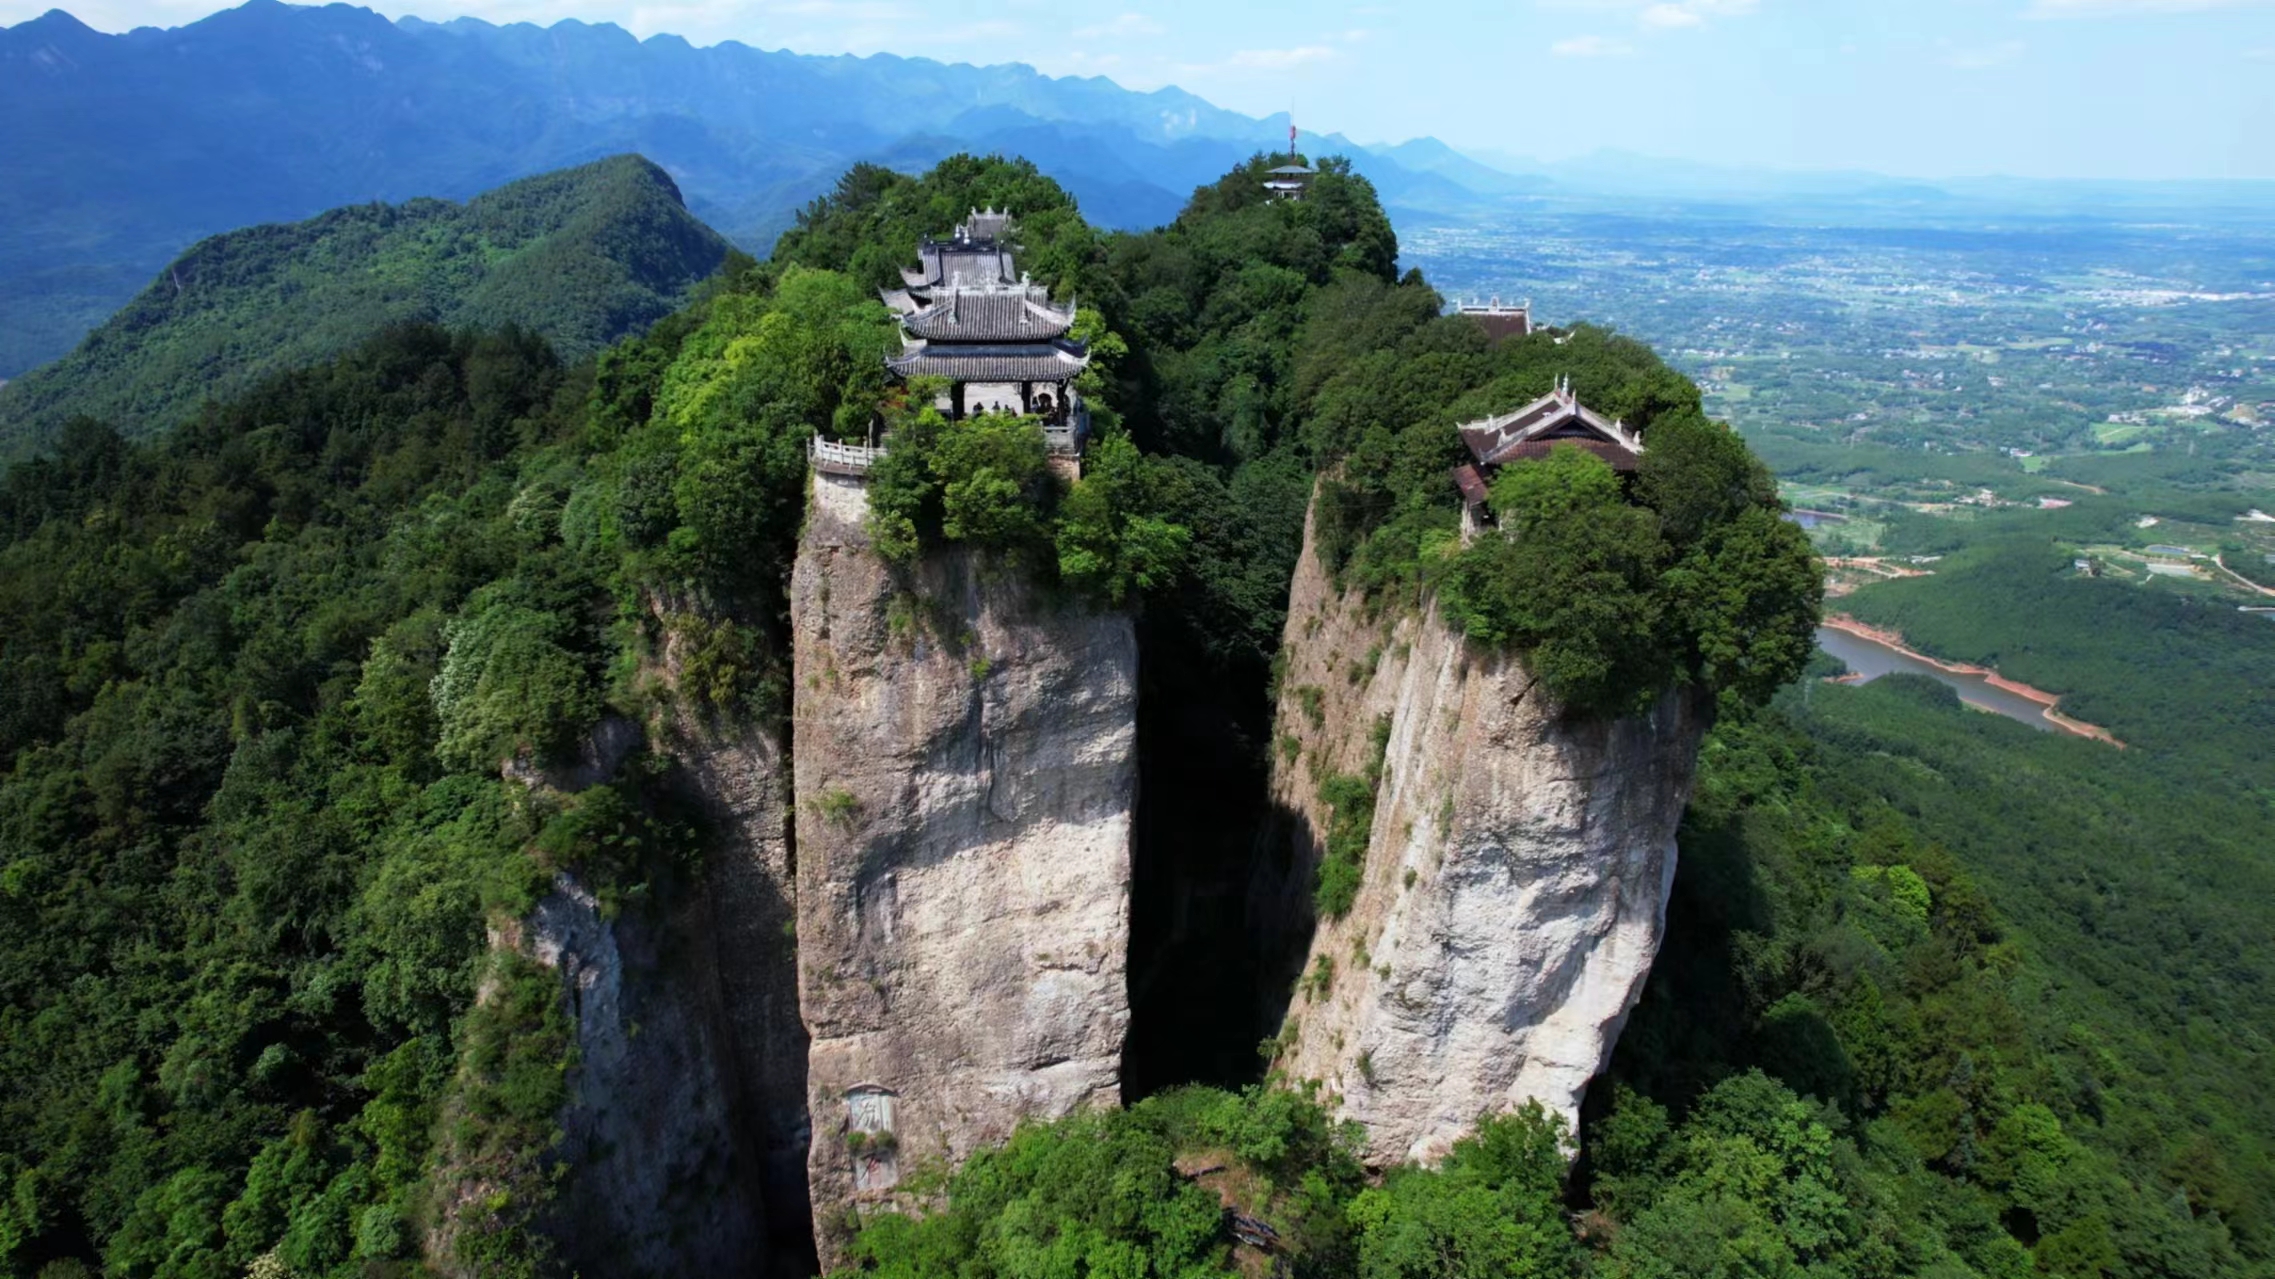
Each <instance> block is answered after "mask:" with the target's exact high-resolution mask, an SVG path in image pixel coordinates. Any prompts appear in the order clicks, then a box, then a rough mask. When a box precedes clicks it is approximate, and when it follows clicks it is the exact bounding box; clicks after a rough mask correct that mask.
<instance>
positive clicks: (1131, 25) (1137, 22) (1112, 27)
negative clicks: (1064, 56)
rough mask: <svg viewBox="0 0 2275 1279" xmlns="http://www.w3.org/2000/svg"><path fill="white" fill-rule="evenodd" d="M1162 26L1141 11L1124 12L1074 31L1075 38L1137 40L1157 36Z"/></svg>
mask: <svg viewBox="0 0 2275 1279" xmlns="http://www.w3.org/2000/svg"><path fill="white" fill-rule="evenodd" d="M1163 30H1164V28H1163V27H1162V25H1161V24H1160V23H1158V22H1155V21H1154V20H1153V19H1151V18H1149V17H1146V16H1145V15H1144V14H1142V13H1124V14H1118V15H1116V16H1115V17H1114V18H1113V19H1112V20H1110V21H1107V22H1101V23H1099V24H1098V25H1097V26H1094V27H1084V28H1082V29H1081V30H1079V31H1077V32H1075V33H1074V38H1075V39H1077V40H1137V39H1141V38H1143V37H1145V36H1157V35H1160V34H1161V33H1162V31H1163Z"/></svg>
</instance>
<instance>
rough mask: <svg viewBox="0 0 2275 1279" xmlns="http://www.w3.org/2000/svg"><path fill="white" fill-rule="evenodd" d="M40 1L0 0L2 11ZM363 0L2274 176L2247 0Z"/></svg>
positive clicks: (2081, 176) (1642, 139)
mask: <svg viewBox="0 0 2275 1279" xmlns="http://www.w3.org/2000/svg"><path fill="white" fill-rule="evenodd" d="M50 7H52V6H50V5H49V4H48V3H47V0H0V24H8V25H13V24H16V23H19V22H22V21H28V20H30V19H32V18H34V17H37V16H39V15H40V14H41V13H44V12H46V11H47V10H48V9H49V8H50ZM372 8H373V9H374V11H375V12H378V13H381V14H382V15H384V16H386V17H388V18H390V19H397V20H399V19H401V18H402V17H405V16H415V17H419V18H422V19H425V20H428V21H434V22H446V21H449V20H451V19H453V18H458V17H476V18H480V19H483V20H485V21H491V22H496V23H500V24H505V23H512V22H522V21H534V22H536V23H537V24H538V25H541V26H549V25H551V24H553V23H555V22H558V21H561V20H564V19H576V20H579V21H583V22H588V23H593V24H596V25H597V24H604V23H605V24H609V25H614V26H617V27H620V28H622V29H624V30H626V31H629V32H631V33H632V34H633V35H635V36H637V37H639V38H641V39H647V38H651V37H654V36H657V35H673V36H678V37H680V38H682V39H685V40H688V41H689V42H690V43H693V44H696V45H699V46H706V45H713V44H718V43H724V42H727V41H736V42H740V43H742V44H746V45H750V46H753V47H757V48H764V49H783V50H788V51H791V52H795V53H801V54H815V55H824V56H828V55H838V54H853V55H856V56H867V55H871V54H879V53H887V54H894V55H898V56H902V57H928V58H933V59H935V60H937V61H941V62H948V63H970V64H973V65H978V66H992V65H1005V64H1014V63H1016V64H1023V65H1026V66H1029V67H1032V68H1034V69H1035V70H1037V71H1038V72H1040V73H1042V74H1045V75H1049V76H1053V77H1069V76H1072V77H1082V78H1089V77H1100V78H1104V79H1108V80H1111V81H1112V82H1113V83H1115V84H1117V85H1120V86H1122V87H1125V88H1129V89H1133V90H1136V91H1139V92H1150V91H1153V90H1156V89H1161V88H1169V87H1175V88H1180V89H1183V90H1184V91H1186V92H1190V93H1192V94H1195V95H1196V96H1199V97H1201V98H1204V99H1206V100H1207V101H1209V102H1211V103H1213V104H1215V105H1217V106H1220V107H1223V108H1226V109H1228V110H1233V111H1238V112H1241V113H1243V114H1247V115H1251V116H1257V117H1268V116H1271V115H1274V114H1277V113H1281V112H1287V111H1289V110H1291V108H1292V110H1293V113H1294V116H1295V119H1296V121H1297V122H1298V123H1299V124H1300V125H1302V126H1303V127H1304V128H1305V129H1306V130H1307V131H1316V132H1318V133H1338V134H1342V135H1344V136H1347V137H1350V138H1352V139H1354V140H1357V141H1360V142H1362V143H1363V144H1368V145H1378V144H1394V143H1396V142H1399V141H1404V140H1408V139H1413V138H1421V137H1434V138H1437V139H1440V140H1442V141H1444V142H1446V143H1448V144H1449V145H1452V146H1454V147H1456V148H1457V149H1460V150H1463V151H1465V152H1469V153H1472V154H1475V155H1478V156H1479V158H1485V156H1486V155H1487V154H1488V153H1489V154H1491V155H1493V156H1496V157H1499V158H1500V159H1501V160H1502V161H1503V162H1504V163H1505V162H1506V160H1507V159H1508V158H1509V157H1524V158H1529V159H1532V160H1536V161H1539V162H1544V163H1554V162H1557V161H1560V160H1569V159H1573V158H1576V157H1582V156H1587V155H1591V154H1594V153H1597V152H1600V151H1607V150H1608V151H1617V152H1624V153H1629V154H1633V155H1637V156H1642V157H1648V158H1654V159H1663V160H1667V161H1673V162H1677V163H1682V164H1692V165H1706V166H1712V167H1718V168H1730V169H1741V170H1772V171H1783V172H1790V173H1825V172H1844V171H1846V172H1858V173H1873V174H1881V175H1886V176H1890V177H1898V178H1911V179H1926V180H1964V179H1968V178H1977V177H2010V178H2021V179H2037V180H2047V179H2053V180H2082V181H2094V180H2119V181H2200V180H2251V181H2259V180H2268V179H2275V94H2271V93H2269V92H2268V91H2267V90H2266V89H2265V88H2264V82H2265V81H2266V80H2267V79H2269V78H2270V77H2271V76H2275V5H2270V4H2269V3H2266V2H2265V0H1995V3H1986V2H1980V0H1923V2H1922V3H1919V4H1915V5H1907V6H1905V7H1904V8H1903V9H1902V10H1901V11H1891V10H1889V9H1887V8H1884V7H1882V6H1868V5H1851V4H1839V5H1830V6H1804V5H1802V4H1800V3H1797V2H1796V0H1658V2H1656V3H1653V2H1649V0H1531V2H1530V3H1526V4H1520V5H1516V6H1509V7H1507V8H1505V9H1493V8H1490V7H1488V6H1484V5H1482V4H1472V3H1461V4H1445V5H1440V6H1435V7H1434V12H1435V13H1436V14H1437V18H1436V20H1434V21H1433V20H1427V19H1423V20H1416V18H1417V15H1416V14H1415V12H1414V11H1413V10H1406V11H1403V12H1401V13H1398V14H1396V15H1394V13H1393V11H1392V10H1390V9H1389V8H1387V7H1385V6H1381V5H1377V4H1357V5H1347V6H1341V7H1331V8H1302V7H1298V6H1289V5H1277V4H1275V5H1266V6H1261V7H1249V8H1243V9H1241V10H1240V11H1238V12H1233V11H1228V10H1226V9H1224V8H1222V7H1214V8H1208V7H1203V6H1201V5H1199V4H1197V3H1193V2H1192V0H1154V2H1153V3H1148V4H1146V5H1144V6H1142V7H1139V8H1132V9H1129V10H1124V11H1122V12H1119V13H1114V14H1106V13H1101V14H1099V15H1097V16H1096V17H1095V18H1094V19H1093V18H1090V17H1087V16H1086V17H1078V18H1070V17H1067V16H1066V15H1064V14H1063V13H1060V12H1058V11H1054V10H1051V9H1047V8H1045V7H1043V6H1041V5H1039V4H1037V3H1035V2H1034V0H1000V2H998V3H990V4H969V3H967V4H960V5H956V4H951V5H945V6H941V5H931V6H923V7H921V8H920V7H919V6H917V5H914V4H909V3H904V2H903V0H791V2H790V3H781V4H773V3H744V2H741V0H666V2H663V3H647V4H625V3H620V2H619V0H571V3H567V4H545V5H539V4H535V3H532V2H531V0H435V3H432V4H425V5H419V6H415V7H412V8H405V7H402V6H400V5H396V4H382V5H376V6H372ZM67 12H70V13H72V15H73V16H74V17H76V18H77V19H79V20H80V21H82V22H84V23H86V24H87V25H89V26H91V27H93V28H95V29H97V30H101V31H111V32H117V31H123V30H127V29H131V28H133V27H136V26H169V27H171V26H181V25H186V24H188V23H191V22H194V21H196V20H198V19H200V18H202V17H205V16H209V14H210V12H212V11H211V10H209V9H208V8H207V6H206V4H205V3H201V2H197V0H92V2H90V3H85V4H81V5H78V6H75V7H73V8H70V9H68V10H67ZM1394 16H1396V17H1398V18H1399V19H1400V20H1399V21H1397V22H1392V21H1389V19H1391V18H1393V17H1394ZM920 18H921V19H922V20H919V19H920ZM1514 67H1522V68H1523V71H1522V73H1521V74H1516V73H1513V72H1512V68H1514ZM1512 96H1515V97H1517V98H1518V99H1519V103H1518V109H1512V107H1511V102H1510V99H1511V97H1512ZM1547 104H1557V105H1547ZM1563 104H1572V105H1569V106H1566V105H1563ZM1259 141H1260V143H1262V142H1268V141H1269V139H1260V140H1259Z"/></svg>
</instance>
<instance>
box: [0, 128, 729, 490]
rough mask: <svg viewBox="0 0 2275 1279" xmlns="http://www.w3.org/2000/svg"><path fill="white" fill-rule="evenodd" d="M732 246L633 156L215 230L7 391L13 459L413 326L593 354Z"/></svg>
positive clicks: (142, 427)
mask: <svg viewBox="0 0 2275 1279" xmlns="http://www.w3.org/2000/svg"><path fill="white" fill-rule="evenodd" d="M728 252H729V250H728V246H727V243H726V241H725V240H723V239H721V238H720V237H719V235H718V234H717V233H716V232H714V231H712V230H711V229H710V228H709V227H706V226H704V225H703V224H702V223H701V222H698V221H696V220H695V218H694V217H693V216H692V215H691V214H689V213H688V212H687V209H686V208H685V206H684V205H682V204H681V202H680V197H679V190H678V188H677V187H675V186H674V185H673V184H672V180H671V179H670V178H669V177H668V176H666V175H665V174H664V172H663V170H661V169H659V168H657V167H656V166H655V165H653V164H651V163H649V162H648V161H646V160H644V159H641V158H640V157H638V156H618V157H616V158H614V159H610V160H602V161H597V162H595V163H593V164H589V165H586V166H584V167H582V168H578V169H571V170H567V171H565V172H561V173H550V174H545V175H543V176H541V177H535V178H526V179H523V180H522V181H520V182H515V183H512V184H510V185H508V186H504V187H501V188H499V189H498V190H495V191H491V192H489V193H487V194H484V195H481V196H477V197H475V198H474V199H472V200H470V201H468V202H466V203H465V204H463V205H460V204H452V203H449V202H447V201H443V200H413V201H411V202H409V203H408V204H403V205H386V204H376V203H374V204H364V205H351V206H349V207H347V208H342V209H334V210H332V211H331V212H329V213H326V214H324V215H322V216H320V217H317V218H314V219H311V220H310V221H307V222H301V223H291V224H283V225H271V226H257V227H250V228H247V229H245V230H242V231H232V232H229V233H227V234H223V235H217V236H215V237H213V238H212V239H210V240H206V241H204V242H203V243H200V244H198V245H197V246H195V247H194V248H192V249H191V250H190V251H189V252H188V253H185V254H183V255H182V256H181V257H180V258H179V259H177V260H176V261H175V262H173V263H172V264H171V265H169V266H168V267H167V268H166V269H165V270H164V271H162V272H160V273H159V276H158V279H157V280H156V281H154V282H153V283H152V284H151V285H150V286H149V287H148V288H146V289H144V290H143V291H142V294H141V296H139V297H137V298H136V299H135V300H134V301H132V302H130V303H128V304H127V306H126V307H125V309H123V310H121V311H120V312H119V313H118V314H117V315H115V316H112V317H111V319H110V320H109V321H108V322H107V323H105V324H104V325H103V326H102V327H101V328H99V329H97V330H96V331H95V332H93V333H91V334H89V335H88V336H87V339H86V340H85V341H83V342H81V343H80V344H79V348H78V349H77V350H75V351H73V352H72V353H71V354H70V355H68V356H65V357H64V358H63V359H61V360H58V361H56V362H54V363H53V364H50V365H47V366H45V367H42V368H40V369H38V370H35V371H34V372H33V373H31V374H30V375H29V376H26V377H24V378H21V379H19V380H17V381H15V382H12V383H10V384H9V385H8V386H6V387H5V388H0V455H10V454H13V455H21V454H22V453H23V452H24V451H25V450H26V449H27V448H28V447H29V446H32V445H36V444H39V443H42V442H44V441H45V440H47V439H48V438H50V437H51V436H52V435H53V433H54V431H55V430H56V429H58V428H59V427H60V426H61V425H62V424H63V423H64V422H65V421H66V420H68V419H69V418H71V417H74V416H81V415H84V416H87V417H92V418H96V419H99V420H101V421H103V422H105V423H107V424H109V425H111V426H113V427H115V428H117V429H118V430H121V431H123V432H125V433H127V434H129V435H148V434H153V433H155V432H157V431H160V430H162V429H164V428H166V427H170V426H173V425H174V424H175V423H176V422H177V421H179V420H180V419H181V418H183V417H185V416H188V415H189V414H190V413H192V412H193V411H195V410H196V408H197V407H198V405H199V404H200V403H202V402H203V401H205V400H207V399H228V398H232V397H234V396H236V395H238V394H241V393H242V392H243V391H245V390H246V389H247V388H249V387H250V386H252V385H253V384H254V383H255V382H256V381H258V380H259V379H260V378H261V377H262V376H263V375H265V374H268V373H273V372H278V371H281V370H285V369H291V368H297V367H300V366H302V365H306V364H310V363H314V362H316V361H319V360H323V359H326V358H329V357H330V356H332V355H335V354H337V353H338V352H340V351H343V350H346V349H347V348H349V347H351V346H353V345H355V344H357V343H359V342H361V341H363V340H364V339H366V338H367V337H368V336H369V335H370V334H371V333H372V332H374V331H375V330H377V329H380V328H382V327H384V326H386V325H387V324H390V323H393V322H396V321H401V320H420V319H426V320H433V321H436V322H438V323H442V324H448V325H457V326H468V327H475V328H481V329H504V328H507V327H510V326H519V327H521V328H525V329H528V330H530V331H531V332H533V333H535V334H536V335H537V336H538V337H540V338H541V339H543V340H545V341H547V342H549V343H551V344H552V345H553V347H554V348H555V349H556V350H558V351H559V352H561V353H562V354H563V355H564V356H567V357H570V358H576V357H581V356H585V355H589V354H591V353H592V352H594V351H597V350H599V349H600V348H601V347H602V346H604V345H606V344H607V343H609V342H611V341H614V340H615V339H617V338H619V337H622V336H624V335H625V334H627V333H634V332H638V331H640V330H643V329H645V328H647V326H649V325H650V324H653V323H654V322H655V321H657V320H658V319H661V318H662V317H664V316H665V315H668V314H670V313H671V312H673V311H675V310H677V309H678V308H679V307H680V306H681V305H683V304H684V303H685V302H686V301H687V298H688V296H689V293H690V291H691V290H692V289H693V288H694V287H695V285H696V284H697V283H698V282H700V281H701V280H703V279H705V278H706V277H708V276H709V275H710V274H711V273H712V272H714V271H716V270H717V269H718V267H719V264H720V263H721V262H722V261H723V260H725V258H726V256H727V253H728Z"/></svg>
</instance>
